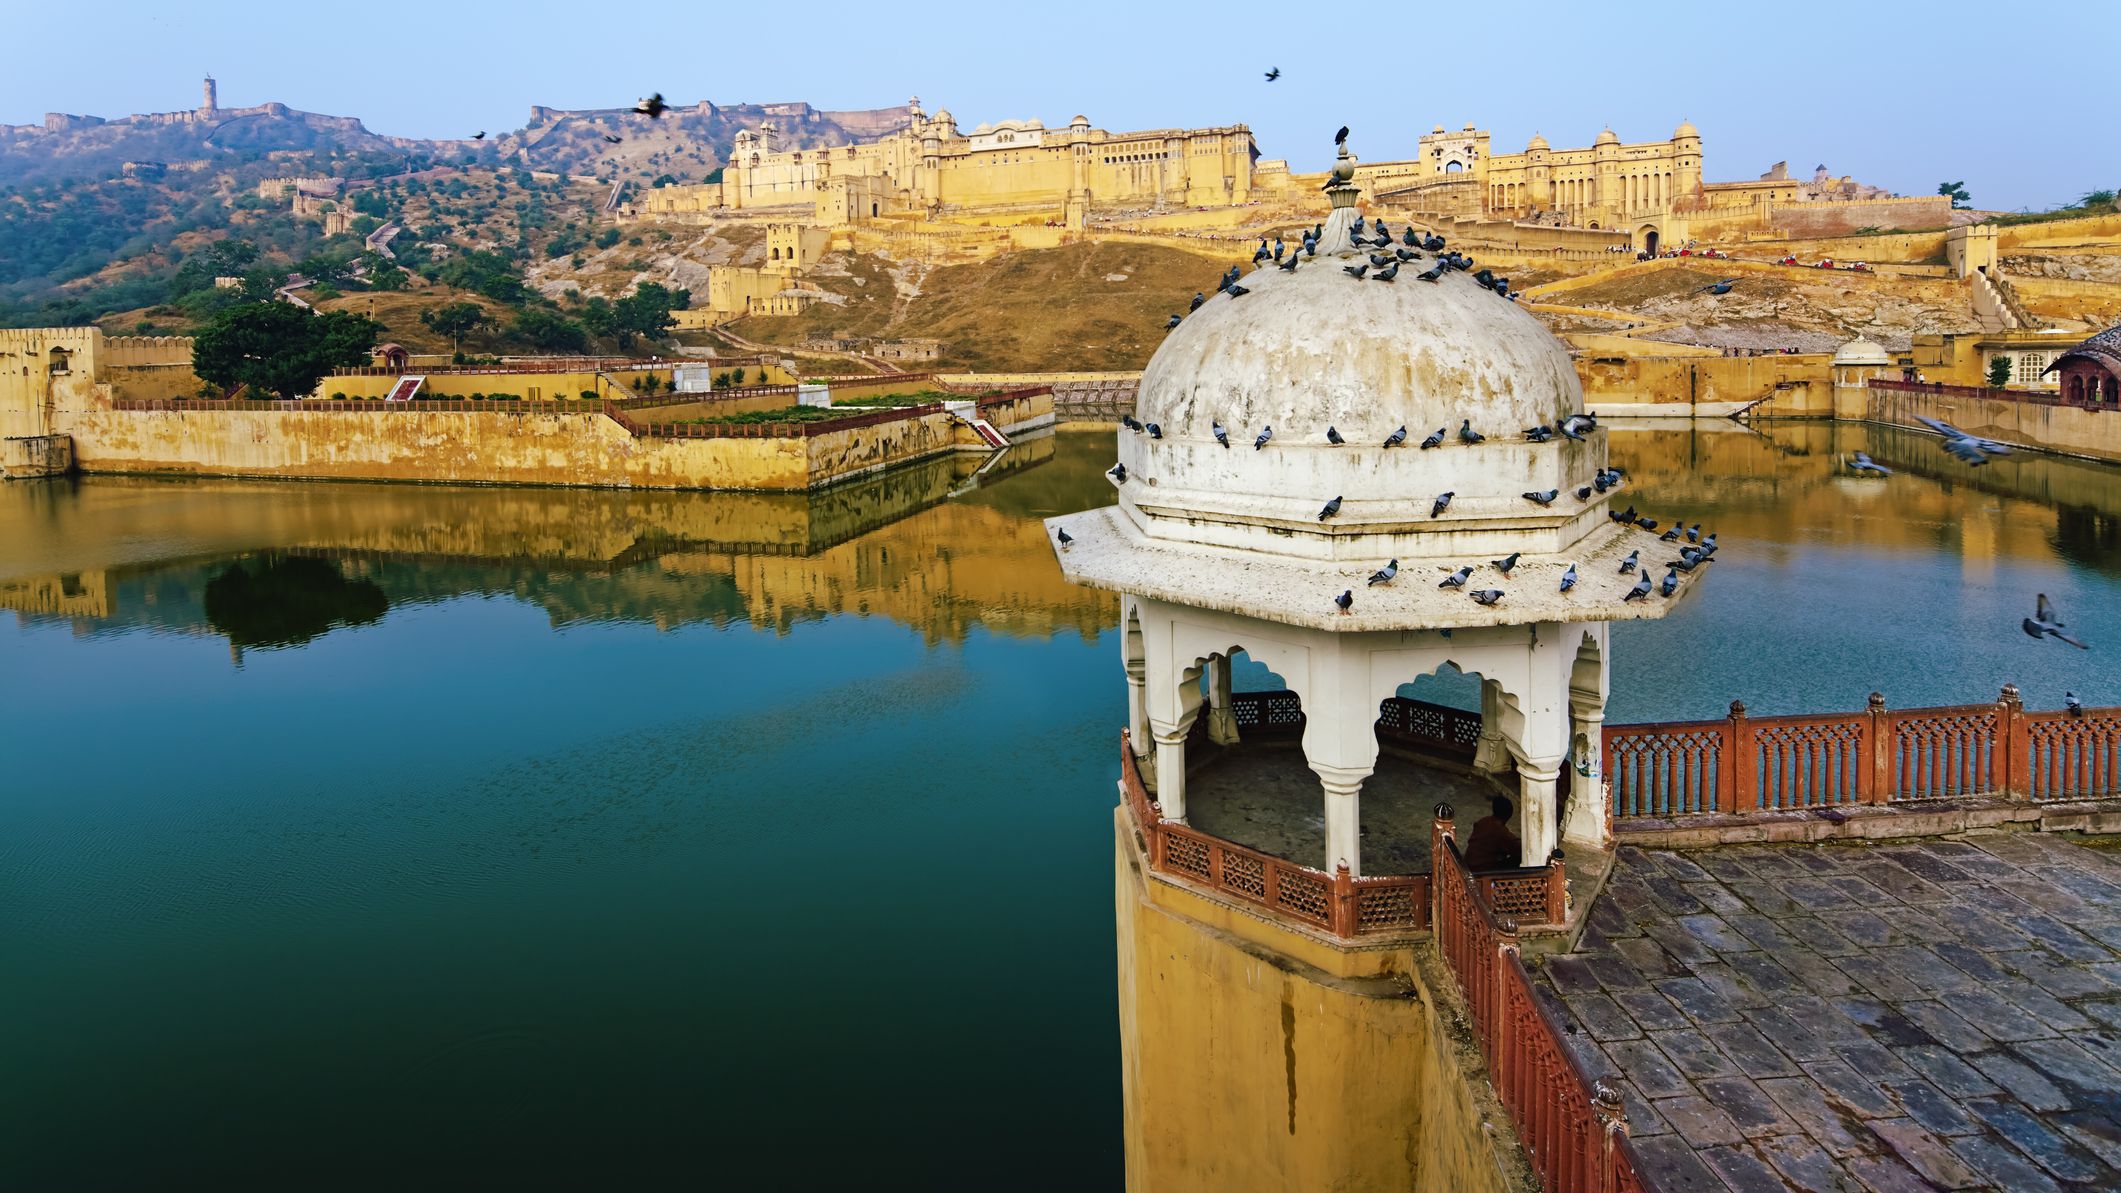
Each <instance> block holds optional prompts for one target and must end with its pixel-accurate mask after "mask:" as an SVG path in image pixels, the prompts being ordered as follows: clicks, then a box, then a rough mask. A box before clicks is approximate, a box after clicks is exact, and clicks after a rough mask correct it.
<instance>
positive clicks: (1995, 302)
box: [1966, 268, 2047, 333]
mask: <svg viewBox="0 0 2121 1193" xmlns="http://www.w3.org/2000/svg"><path fill="white" fill-rule="evenodd" d="M1966 281H1967V284H1968V285H1969V286H1971V287H1972V288H1973V300H1974V316H1975V318H1977V319H1979V320H1980V321H1981V330H1982V331H1985V332H1990V333H1995V332H2004V331H2015V330H2018V329H2020V328H2024V329H2028V330H2034V329H2038V328H2042V327H2046V326H2047V321H2046V320H2044V319H2042V318H2040V317H2039V316H2038V315H2035V314H2033V313H2032V311H2030V310H2029V309H2027V308H2026V305H2025V300H2023V299H2021V298H2019V297H2018V292H2017V291H2016V290H2014V289H2012V288H2011V284H2010V282H2009V281H2008V280H2006V279H2005V278H2004V277H2003V275H2002V274H2001V273H1999V272H1996V271H1995V270H1994V269H1993V268H1991V269H1981V270H1975V271H1974V272H1973V273H1970V274H1968V275H1966Z"/></svg>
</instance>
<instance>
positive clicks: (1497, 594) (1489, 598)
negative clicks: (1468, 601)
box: [1467, 588, 1502, 605]
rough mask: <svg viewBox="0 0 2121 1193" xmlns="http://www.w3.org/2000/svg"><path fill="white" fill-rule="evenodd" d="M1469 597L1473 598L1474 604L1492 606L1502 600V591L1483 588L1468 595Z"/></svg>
mask: <svg viewBox="0 0 2121 1193" xmlns="http://www.w3.org/2000/svg"><path fill="white" fill-rule="evenodd" d="M1467 595H1468V596H1471V597H1472V598H1473V600H1474V602H1475V603H1477V604H1482V605H1492V604H1494V603H1495V602H1497V601H1499V600H1501V599H1502V589H1500V588H1482V589H1478V590H1476V591H1474V592H1471V593H1468V594H1467Z"/></svg>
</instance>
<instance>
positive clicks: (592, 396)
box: [582, 389, 597, 402]
mask: <svg viewBox="0 0 2121 1193" xmlns="http://www.w3.org/2000/svg"><path fill="white" fill-rule="evenodd" d="M582 400H583V401H585V402H594V401H596V400H597V391H595V390H593V389H585V390H583V391H582Z"/></svg>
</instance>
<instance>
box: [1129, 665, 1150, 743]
mask: <svg viewBox="0 0 2121 1193" xmlns="http://www.w3.org/2000/svg"><path fill="white" fill-rule="evenodd" d="M1148 692H1149V666H1148V664H1147V663H1144V662H1143V661H1142V660H1140V659H1128V660H1127V736H1128V737H1130V738H1132V739H1133V741H1134V752H1135V753H1137V754H1146V753H1148V752H1149V712H1148V709H1149V701H1148Z"/></svg>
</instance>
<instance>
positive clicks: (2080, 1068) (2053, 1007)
mask: <svg viewBox="0 0 2121 1193" xmlns="http://www.w3.org/2000/svg"><path fill="white" fill-rule="evenodd" d="M1590 923H1591V924H1592V926H1593V931H1591V932H1588V933H1586V935H1585V937H1584V941H1583V944H1582V945H1581V947H1579V948H1578V949H1577V950H1576V951H1575V952H1573V953H1569V954H1565V955H1561V956H1555V957H1550V958H1547V959H1546V960H1545V961H1544V962H1543V963H1542V964H1541V965H1540V967H1539V971H1538V974H1539V979H1538V980H1539V981H1541V982H1542V983H1546V984H1547V985H1549V986H1550V987H1551V988H1552V991H1553V992H1554V993H1555V994H1556V995H1558V996H1559V998H1558V999H1557V1000H1555V1001H1554V1005H1555V1006H1557V1007H1558V1008H1559V1009H1560V1012H1561V1016H1562V1018H1563V1020H1564V1022H1565V1024H1566V1027H1567V1030H1568V1031H1569V1032H1570V1033H1571V1039H1570V1044H1571V1047H1572V1049H1574V1050H1575V1051H1576V1052H1577V1054H1578V1056H1579V1057H1580V1058H1582V1059H1583V1060H1584V1061H1585V1063H1586V1066H1587V1067H1588V1068H1590V1070H1591V1071H1592V1072H1593V1073H1594V1074H1598V1075H1604V1074H1610V1075H1612V1076H1615V1077H1618V1078H1621V1079H1622V1081H1621V1083H1620V1088H1621V1089H1622V1092H1623V1096H1624V1102H1625V1105H1626V1107H1627V1112H1628V1115H1629V1118H1630V1122H1631V1127H1633V1129H1634V1131H1635V1134H1636V1136H1637V1140H1638V1145H1639V1146H1638V1151H1639V1152H1640V1155H1641V1158H1642V1161H1643V1164H1644V1167H1645V1168H1646V1169H1647V1175H1649V1176H1650V1177H1651V1179H1653V1180H1654V1181H1656V1182H1657V1185H1658V1187H1660V1188H1667V1189H1709V1190H1716V1191H1718V1193H1720V1191H1721V1190H1726V1189H1729V1190H1742V1191H1747V1193H1750V1191H1752V1190H1763V1191H1766V1190H1787V1189H1822V1190H1843V1189H1845V1190H1851V1191H1858V1190H1869V1191H1874V1193H1879V1191H1885V1190H1901V1189H1906V1190H1932V1189H1952V1190H1958V1189H1992V1190H2010V1191H2013V1193H2015V1191H2017V1190H2021V1189H2022V1190H2035V1191H2038V1190H2049V1189H2055V1190H2065V1191H2069V1193H2082V1191H2085V1190H2093V1189H2098V1190H2121V857H2117V856H2116V855H2113V854H2109V853H2107V852H2104V851H2102V850H2098V849H2092V848H2087V847H2086V846H2084V845H2081V844H2078V843H2076V842H2074V841H2072V840H2070V839H2068V838H2066V837H2064V836H2062V835H2060V834H2040V833H2031V832H2011V833H1993V834H1986V835H1972V836H1969V837H1967V838H1965V839H1962V840H1930V841H1908V840H1899V841H1893V842H1891V843H1889V844H1867V843H1863V842H1835V843H1829V844H1807V845H1787V846H1776V845H1730V846H1722V847H1718V848H1712V849H1703V850H1695V851H1672V850H1646V849H1641V848H1637V847H1632V846H1623V847H1622V848H1621V849H1620V850H1619V853H1618V855H1617V856H1616V858H1615V862H1614V867H1613V872H1612V875H1611V877H1610V879H1609V881H1608V884H1607V887H1606V891H1605V894H1604V895H1603V896H1602V898H1601V905H1600V906H1599V907H1597V908H1594V909H1593V912H1592V914H1591V916H1590ZM1638 1119H1639V1120H1640V1121H1639V1123H1638Z"/></svg>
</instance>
